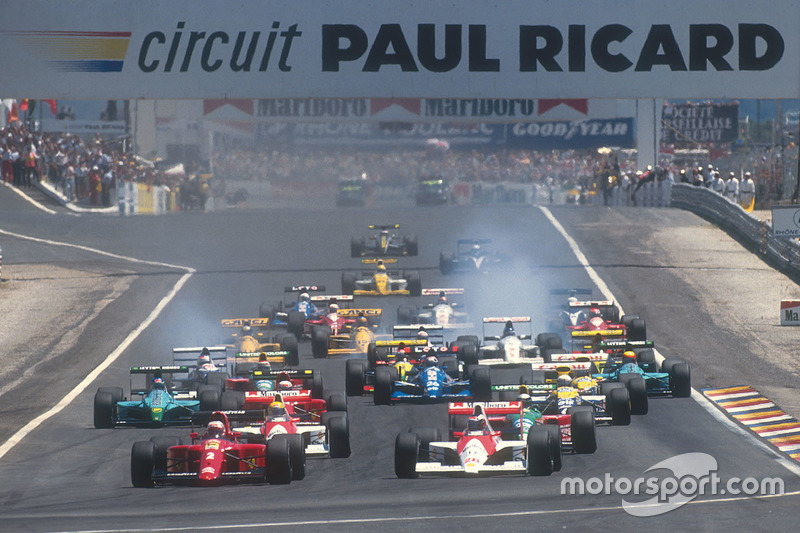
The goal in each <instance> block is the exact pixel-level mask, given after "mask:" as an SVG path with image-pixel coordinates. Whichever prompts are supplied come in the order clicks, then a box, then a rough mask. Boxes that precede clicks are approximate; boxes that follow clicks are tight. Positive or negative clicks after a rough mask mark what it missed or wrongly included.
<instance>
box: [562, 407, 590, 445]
mask: <svg viewBox="0 0 800 533" xmlns="http://www.w3.org/2000/svg"><path fill="white" fill-rule="evenodd" d="M567 412H568V413H569V414H570V415H571V416H570V419H571V422H570V426H571V429H570V432H571V434H572V448H573V449H574V450H575V453H594V452H595V451H597V437H596V435H595V422H594V409H593V408H591V407H583V406H578V407H572V408H570V410H569V411H567Z"/></svg>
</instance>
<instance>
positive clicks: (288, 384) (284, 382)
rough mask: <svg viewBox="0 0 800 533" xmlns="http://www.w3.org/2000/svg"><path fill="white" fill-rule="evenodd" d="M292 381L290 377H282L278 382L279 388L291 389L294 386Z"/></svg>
mask: <svg viewBox="0 0 800 533" xmlns="http://www.w3.org/2000/svg"><path fill="white" fill-rule="evenodd" d="M292 386H293V385H292V382H291V381H289V380H288V379H282V380H281V381H279V382H278V389H279V390H290V389H291V388H292Z"/></svg>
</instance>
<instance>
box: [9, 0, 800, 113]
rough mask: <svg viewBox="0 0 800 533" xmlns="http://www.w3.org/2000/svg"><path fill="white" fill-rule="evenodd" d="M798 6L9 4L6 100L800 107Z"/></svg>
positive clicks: (189, 0) (540, 1) (78, 0)
mask: <svg viewBox="0 0 800 533" xmlns="http://www.w3.org/2000/svg"><path fill="white" fill-rule="evenodd" d="M798 27H800V0H726V1H725V2H724V4H720V3H719V2H716V3H714V2H706V3H702V2H699V3H698V2H696V0H691V1H690V0H670V1H662V0H657V1H648V0H635V1H631V0H615V1H613V2H612V1H609V0H606V1H587V0H580V1H579V0H528V1H515V0H503V1H491V0H490V1H486V0H461V1H458V2H453V1H452V0H448V1H442V0H426V1H425V2H388V1H369V0H324V1H323V0H321V1H314V0H312V1H309V2H297V1H291V2H289V1H283V0H246V1H244V0H240V1H220V0H213V1H212V0H102V1H99V0H59V1H58V2H53V1H52V0H4V1H3V3H2V23H0V72H2V73H3V75H2V76H0V96H3V97H20V98H59V99H92V98H100V99H105V98H115V99H128V98H159V99H164V98H179V99H187V98H305V97H312V98H315V97H384V98H403V97H408V98H420V97H425V98H486V97H489V98H524V99H529V98H587V97H592V98H694V99H697V98H797V97H798V95H799V93H800V90H799V89H798V87H799V86H800V57H799V56H800V42H798V41H799V40H800V39H799V38H798V34H799V33H800V32H798V30H797V28H798Z"/></svg>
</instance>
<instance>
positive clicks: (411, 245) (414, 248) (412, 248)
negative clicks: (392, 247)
mask: <svg viewBox="0 0 800 533" xmlns="http://www.w3.org/2000/svg"><path fill="white" fill-rule="evenodd" d="M406 255H419V245H418V244H417V236H416V235H412V236H410V237H409V238H408V241H407V242H406Z"/></svg>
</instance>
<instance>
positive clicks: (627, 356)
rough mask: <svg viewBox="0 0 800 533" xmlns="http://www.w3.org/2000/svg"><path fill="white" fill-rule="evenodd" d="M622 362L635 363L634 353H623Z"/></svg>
mask: <svg viewBox="0 0 800 533" xmlns="http://www.w3.org/2000/svg"><path fill="white" fill-rule="evenodd" d="M622 362H623V363H636V352H634V351H632V350H627V351H626V352H625V353H623V354H622Z"/></svg>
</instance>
